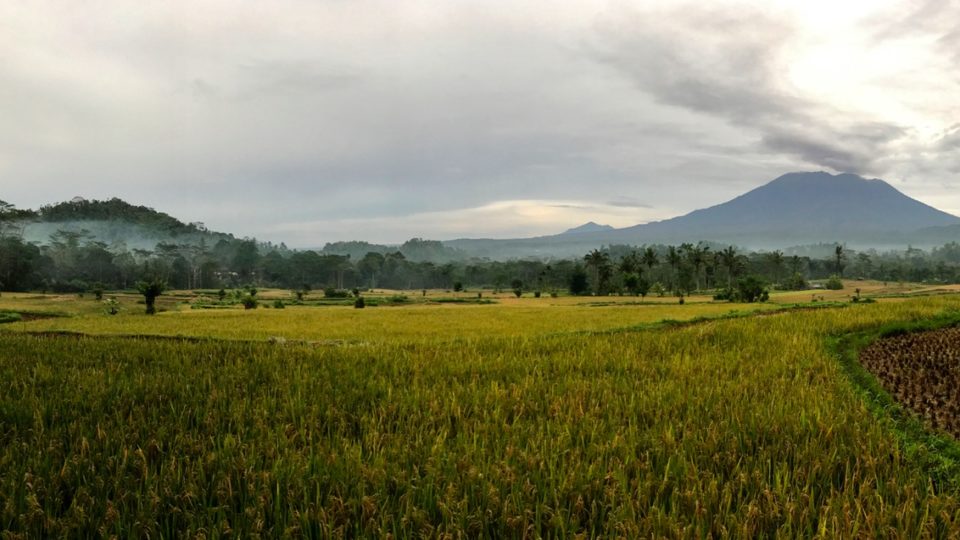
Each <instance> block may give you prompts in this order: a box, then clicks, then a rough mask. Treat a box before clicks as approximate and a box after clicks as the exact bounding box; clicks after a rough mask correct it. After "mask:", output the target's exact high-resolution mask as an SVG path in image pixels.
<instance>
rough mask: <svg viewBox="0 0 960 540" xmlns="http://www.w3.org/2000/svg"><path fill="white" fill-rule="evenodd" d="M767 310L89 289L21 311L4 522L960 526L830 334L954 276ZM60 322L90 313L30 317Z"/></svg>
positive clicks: (934, 532) (394, 530) (217, 526)
mask: <svg viewBox="0 0 960 540" xmlns="http://www.w3.org/2000/svg"><path fill="white" fill-rule="evenodd" d="M521 300H524V299H521ZM6 301H8V295H4V296H3V297H2V298H0V309H3V308H4V302H6ZM37 301H39V300H37ZM75 301H76V302H81V300H75ZM82 301H87V300H82ZM532 301H533V299H531V302H532ZM733 307H737V308H739V309H740V310H741V312H740V313H738V314H737V316H733V317H731V316H729V311H730V310H731V309H732V308H733ZM753 307H754V308H756V309H759V310H766V311H767V313H759V312H757V313H752V314H751V313H747V312H743V311H742V310H744V309H747V307H746V306H732V305H730V304H691V305H684V306H679V305H666V304H664V305H663V306H646V305H619V306H607V305H545V306H538V305H529V304H528V305H523V304H520V305H515V306H510V307H507V306H504V305H502V304H494V305H486V306H461V305H429V306H428V305H424V306H404V307H396V308H386V307H381V308H376V309H366V310H353V309H352V308H343V307H323V308H307V307H302V308H301V307H298V308H287V309H284V310H255V311H250V312H244V311H242V310H215V311H201V310H193V311H187V310H183V311H179V310H177V311H169V312H167V313H163V314H160V315H158V316H156V317H153V318H149V317H146V316H140V315H137V314H134V313H129V312H126V313H123V314H121V315H117V316H107V315H104V314H102V313H101V312H99V311H98V310H88V309H87V308H86V307H82V308H76V309H68V311H71V312H73V313H77V315H76V316H74V317H67V318H56V319H38V320H33V321H28V322H16V323H9V324H6V325H3V326H2V330H0V530H3V531H5V532H4V535H5V537H9V538H34V537H48V536H56V537H63V536H67V537H88V536H115V537H146V536H150V537H160V538H181V537H207V538H209V537H225V536H231V537H250V536H261V537H295V538H296V537H301V538H330V537H358V536H362V537H396V538H412V537H450V538H455V537H518V538H524V537H526V538H536V537H569V536H582V537H598V536H600V537H607V536H615V537H667V538H702V537H742V538H757V537H775V536H776V537H813V536H817V537H830V538H834V537H845V538H847V537H864V538H875V537H904V538H915V537H943V538H948V537H955V536H957V535H958V534H960V493H958V492H957V491H956V488H955V487H954V486H955V485H956V484H955V483H953V482H951V481H945V480H944V477H943V475H942V474H940V475H938V474H936V471H932V470H931V461H930V460H928V459H923V458H922V456H923V455H925V454H924V452H926V454H930V453H933V452H937V451H939V450H938V448H934V447H924V446H923V444H924V442H923V441H917V440H909V441H906V439H905V438H904V434H903V433H902V432H901V431H900V430H899V429H898V428H897V424H896V423H895V422H893V421H891V420H890V419H889V418H887V417H886V416H885V414H886V413H884V412H883V411H882V410H881V411H878V410H877V408H876V407H874V406H873V405H872V403H871V401H870V400H869V399H868V398H866V397H865V395H864V391H863V388H862V387H861V386H860V385H858V384H856V383H855V382H854V381H852V380H851V378H850V377H849V376H848V374H847V372H846V371H845V369H844V367H843V364H842V363H841V362H840V361H839V360H838V358H837V356H836V354H834V352H833V351H832V349H831V348H830V347H829V346H828V342H829V340H830V338H831V337H832V336H838V335H841V334H845V333H850V332H862V331H865V330H868V329H871V328H877V327H880V326H883V325H888V324H891V323H900V322H910V321H924V320H928V319H931V318H934V317H941V316H944V314H947V315H949V316H955V315H956V313H958V311H960V297H955V296H949V295H946V296H930V297H920V298H905V299H898V301H896V302H893V301H881V302H877V303H874V304H855V305H847V306H845V307H835V306H831V305H829V304H828V305H826V307H823V308H821V309H802V310H796V309H794V310H784V311H775V310H776V309H777V306H772V305H759V306H753ZM663 319H675V320H679V321H682V320H687V321H694V322H691V323H690V324H682V325H676V324H662V323H660V324H658V321H662V320H663ZM58 325H65V326H58ZM50 330H68V331H71V332H77V333H78V334H76V335H55V334H50V333H37V332H46V331H50ZM147 334H149V335H150V336H177V335H182V336H198V337H199V336H204V337H211V336H213V337H216V338H217V339H204V340H179V339H160V338H158V337H150V336H147ZM272 336H287V337H289V338H290V339H289V340H287V341H285V342H284V341H280V340H273V341H268V340H267V339H268V338H269V337H272ZM331 340H342V341H340V342H335V341H331ZM316 342H320V343H319V345H322V346H318V343H316ZM918 456H921V457H918ZM947 480H949V479H947Z"/></svg>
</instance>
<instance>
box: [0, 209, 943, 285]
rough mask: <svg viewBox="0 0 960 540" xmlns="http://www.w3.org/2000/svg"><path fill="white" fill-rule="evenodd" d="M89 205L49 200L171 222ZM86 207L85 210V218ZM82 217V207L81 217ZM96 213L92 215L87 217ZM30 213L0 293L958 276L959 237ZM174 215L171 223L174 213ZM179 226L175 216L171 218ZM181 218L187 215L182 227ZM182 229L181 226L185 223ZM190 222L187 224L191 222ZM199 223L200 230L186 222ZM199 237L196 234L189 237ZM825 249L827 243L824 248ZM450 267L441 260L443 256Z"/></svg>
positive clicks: (13, 240)
mask: <svg viewBox="0 0 960 540" xmlns="http://www.w3.org/2000/svg"><path fill="white" fill-rule="evenodd" d="M95 203H96V204H94V205H92V206H88V205H87V204H86V201H78V202H72V203H65V204H67V205H68V206H62V205H56V206H53V207H45V209H42V210H41V211H40V212H42V213H46V214H47V215H48V218H51V219H52V218H53V217H54V216H62V217H63V218H64V219H70V220H73V219H77V218H81V217H82V218H84V219H90V218H91V216H92V215H102V216H111V219H114V218H115V217H116V216H117V213H118V212H119V213H121V214H122V213H124V212H127V213H130V215H132V216H139V217H138V218H136V219H138V220H140V221H137V222H142V220H143V219H147V217H146V216H152V217H150V218H149V219H155V220H159V221H158V223H166V224H167V225H170V223H169V222H167V221H166V219H165V218H163V217H157V215H160V216H166V214H159V213H157V212H154V211H152V210H150V209H145V208H142V207H133V206H131V205H129V204H127V203H124V202H123V201H119V200H116V199H115V200H113V201H100V202H96V201H95ZM77 212H80V214H77ZM84 212H86V213H84ZM91 212H92V214H91ZM31 215H34V214H33V213H31V211H23V210H17V209H15V208H13V207H12V206H11V205H9V204H6V203H3V202H2V201H0V289H3V290H18V291H23V290H39V291H54V292H79V291H83V290H87V289H89V288H91V287H94V286H96V287H103V288H110V289H129V288H132V287H134V285H135V284H136V283H137V282H138V281H142V280H145V279H152V278H157V279H161V280H165V281H166V282H167V284H168V285H169V286H170V287H173V288H177V289H199V288H203V289H210V288H221V287H240V286H244V285H255V286H258V287H282V288H289V289H298V290H302V289H320V288H335V289H353V288H361V289H366V288H384V289H406V290H417V289H432V288H442V289H461V288H493V289H511V290H520V291H541V292H544V293H546V292H559V291H569V292H572V293H574V294H586V293H592V294H601V295H604V294H616V293H627V294H640V295H645V294H648V293H651V292H653V293H657V294H665V293H673V294H681V295H686V294H690V293H693V292H696V291H721V292H722V291H724V290H726V291H728V292H729V291H730V290H732V289H733V288H735V286H737V285H738V284H739V282H740V281H741V280H743V279H745V278H748V277H749V278H751V279H753V280H754V281H755V282H756V283H762V284H763V285H764V286H765V287H772V288H781V289H802V288H805V287H806V286H807V283H808V281H809V280H817V279H826V278H829V277H830V276H834V275H835V276H838V277H850V278H865V279H877V280H882V281H911V282H930V283H957V282H960V244H957V243H956V242H951V243H948V244H945V245H943V246H941V247H938V248H934V249H932V250H922V249H917V248H907V249H906V250H902V251H889V252H882V253H881V252H876V251H872V250H870V251H853V250H850V249H845V248H844V247H843V246H841V245H834V246H833V247H832V250H831V251H830V252H829V256H826V257H811V256H802V255H785V254H784V253H783V252H781V251H772V252H749V253H748V252H744V251H740V250H738V249H736V248H734V247H729V246H728V247H723V246H718V245H715V244H708V243H698V244H689V243H688V244H681V245H679V246H669V245H646V246H639V247H635V246H626V245H614V246H608V247H604V248H602V249H598V250H594V251H592V252H590V253H588V254H585V256H584V257H582V258H578V259H569V260H513V261H506V262H498V261H490V260H486V259H467V260H463V256H462V254H461V253H459V252H457V251H456V250H453V249H451V248H448V247H446V246H444V245H443V244H442V243H441V242H438V241H432V240H423V239H420V238H415V239H412V240H409V241H407V242H406V243H404V244H403V245H401V246H399V247H395V248H391V247H388V246H379V245H375V244H367V243H365V242H340V243H336V244H328V245H327V246H326V247H325V248H324V249H322V250H291V249H288V248H287V247H286V246H284V245H282V244H281V245H279V246H276V245H272V244H269V243H258V242H257V241H255V240H252V239H237V238H233V237H231V236H229V235H215V236H210V237H209V238H211V239H216V241H214V242H207V241H206V240H205V238H206V237H205V236H201V237H200V239H199V241H195V242H193V243H176V242H160V243H158V244H156V246H155V247H154V248H153V249H150V250H147V249H132V250H130V249H127V248H126V246H124V245H123V244H122V243H119V244H112V245H107V244H105V243H103V242H100V241H98V240H97V239H96V238H94V237H93V236H92V235H90V234H88V233H85V232H84V231H65V230H59V231H57V232H56V233H55V234H53V235H52V236H51V237H50V238H49V240H48V241H47V242H45V243H43V244H42V245H36V244H33V243H28V242H25V241H24V240H23V239H22V238H21V237H20V235H19V234H18V229H17V224H18V223H19V222H22V220H23V219H24V217H25V216H31ZM166 218H169V219H171V220H172V219H173V218H170V217H169V216H166ZM174 221H176V220H174ZM177 223H179V222H177ZM181 225H183V224H181ZM184 227H188V226H186V225H184ZM189 227H190V228H191V230H198V229H197V225H191V226H189ZM191 238H195V236H194V237H191ZM820 252H821V253H823V250H822V249H821V251H820ZM438 260H439V261H445V262H436V261H438Z"/></svg>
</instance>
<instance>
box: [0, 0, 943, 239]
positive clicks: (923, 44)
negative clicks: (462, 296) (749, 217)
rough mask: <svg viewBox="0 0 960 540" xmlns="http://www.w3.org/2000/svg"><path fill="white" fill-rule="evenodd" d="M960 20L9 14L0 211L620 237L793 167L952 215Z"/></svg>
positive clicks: (378, 232)
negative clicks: (898, 193) (852, 177)
mask: <svg viewBox="0 0 960 540" xmlns="http://www.w3.org/2000/svg"><path fill="white" fill-rule="evenodd" d="M957 21H960V2H958V1H953V0H924V1H917V2H909V1H907V2H903V1H885V0H875V1H870V2H852V1H851V2H842V1H838V0H828V1H827V0H798V1H796V2H775V1H763V2H759V1H758V2H754V3H750V2H718V1H717V2H714V1H711V2H702V1H698V2H689V3H688V2H679V1H678V2H673V1H671V2H666V1H663V2H612V1H611V2H604V1H593V2H587V1H582V2H574V1H561V0H543V1H496V0H477V1H470V0H437V1H416V0H405V1H403V2H398V1H396V0H383V1H380V0H329V1H305V0H304V1H298V0H271V1H269V2H263V1H260V0H256V1H248V2H243V1H239V2H238V1H222V2H219V1H206V0H203V1H199V0H189V1H186V0H172V1H162V2H161V1H147V0H145V1H138V2H129V1H117V2H99V1H91V2H73V1H60V2H53V1H42V0H40V1H33V0H31V1H20V0H5V1H4V2H2V3H0V199H4V200H7V201H9V202H12V203H14V204H16V205H17V206H20V207H36V206H39V205H41V204H45V203H49V202H54V201H59V200H64V199H69V198H71V197H73V196H75V195H81V196H84V197H87V198H109V197H113V196H117V197H121V198H123V199H126V200H128V201H130V202H134V203H137V204H146V205H148V206H153V207H155V208H157V209H160V210H163V211H165V212H168V213H170V214H172V215H175V216H177V217H180V218H182V219H184V220H186V221H204V222H206V224H207V225H208V226H209V227H211V228H213V229H217V230H223V231H228V232H233V233H235V234H238V235H249V236H256V237H258V238H262V239H270V240H278V241H279V240H285V241H287V243H288V244H289V245H293V246H321V245H323V243H325V242H327V241H333V240H341V239H366V240H371V241H380V242H398V241H403V240H405V239H407V238H410V237H412V236H423V237H427V238H439V239H447V238H455V237H462V236H472V237H477V236H485V237H514V236H531V235H539V234H549V233H553V232H559V231H561V230H563V229H565V228H567V227H571V226H575V225H578V224H580V223H582V222H585V221H588V220H594V221H598V222H601V223H609V224H611V225H614V226H627V225H632V224H636V223H641V222H645V221H650V220H655V219H661V218H664V217H670V216H673V215H677V214H680V213H685V212H687V211H690V210H693V209H695V208H698V207H703V206H707V205H711V204H715V203H718V202H722V201H723V200H726V199H728V198H731V197H733V196H735V195H738V194H740V193H742V192H743V191H746V190H748V189H750V188H753V187H756V186H758V185H760V184H762V183H765V182H766V181H768V180H771V179H773V178H774V177H776V176H778V175H780V174H782V173H784V172H789V171H798V170H828V171H849V172H856V173H859V174H862V175H865V176H870V177H882V178H884V179H887V180H888V181H890V182H891V183H892V184H893V185H894V186H896V187H897V188H899V189H901V190H902V191H904V192H905V193H907V194H909V195H911V196H913V197H916V198H918V199H920V200H922V201H924V202H927V203H929V204H932V205H935V206H937V207H940V208H942V209H944V210H947V211H950V212H953V213H957V214H960V190H958V189H955V188H957V187H960V182H958V173H960V25H958V24H957Z"/></svg>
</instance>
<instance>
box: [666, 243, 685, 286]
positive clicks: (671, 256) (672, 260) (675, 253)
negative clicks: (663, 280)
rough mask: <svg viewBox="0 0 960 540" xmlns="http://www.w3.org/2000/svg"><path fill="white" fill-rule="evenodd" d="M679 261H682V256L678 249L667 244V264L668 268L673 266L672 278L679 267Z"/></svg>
mask: <svg viewBox="0 0 960 540" xmlns="http://www.w3.org/2000/svg"><path fill="white" fill-rule="evenodd" d="M681 262H683V258H682V257H681V256H680V251H679V250H677V248H675V247H673V246H667V264H669V265H670V268H673V275H674V278H675V277H676V275H677V269H678V268H680V263H681Z"/></svg>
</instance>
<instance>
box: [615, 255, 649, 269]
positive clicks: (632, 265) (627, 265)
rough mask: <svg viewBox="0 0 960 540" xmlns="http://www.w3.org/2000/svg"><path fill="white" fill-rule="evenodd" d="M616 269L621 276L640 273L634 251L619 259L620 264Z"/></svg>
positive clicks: (637, 257)
mask: <svg viewBox="0 0 960 540" xmlns="http://www.w3.org/2000/svg"><path fill="white" fill-rule="evenodd" d="M617 269H618V270H620V272H621V273H623V274H632V273H634V272H636V271H638V270H639V271H642V270H643V269H642V268H640V257H639V255H638V253H637V252H636V251H631V252H630V253H627V254H626V255H624V256H623V258H622V259H620V264H618V265H617Z"/></svg>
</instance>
